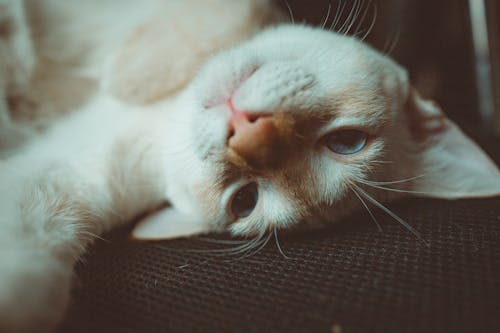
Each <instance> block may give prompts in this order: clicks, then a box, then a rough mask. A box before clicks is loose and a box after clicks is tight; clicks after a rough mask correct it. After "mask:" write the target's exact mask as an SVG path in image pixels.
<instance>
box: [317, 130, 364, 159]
mask: <svg viewBox="0 0 500 333" xmlns="http://www.w3.org/2000/svg"><path fill="white" fill-rule="evenodd" d="M367 141H368V134H367V133H365V132H362V131H358V130H338V131H335V132H332V133H330V134H329V135H327V136H326V138H325V145H326V146H327V147H328V149H330V150H331V151H332V152H334V153H337V154H341V155H352V154H355V153H357V152H359V151H361V150H362V149H363V148H364V147H365V146H366V142H367Z"/></svg>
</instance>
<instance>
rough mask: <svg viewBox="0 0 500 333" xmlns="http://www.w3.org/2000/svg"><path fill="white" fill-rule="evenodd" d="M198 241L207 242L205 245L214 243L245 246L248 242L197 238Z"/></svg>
mask: <svg viewBox="0 0 500 333" xmlns="http://www.w3.org/2000/svg"><path fill="white" fill-rule="evenodd" d="M197 239H198V240H201V241H204V242H207V243H214V244H246V243H248V240H243V239H241V240H236V239H234V240H231V239H215V238H209V237H198V238H197Z"/></svg>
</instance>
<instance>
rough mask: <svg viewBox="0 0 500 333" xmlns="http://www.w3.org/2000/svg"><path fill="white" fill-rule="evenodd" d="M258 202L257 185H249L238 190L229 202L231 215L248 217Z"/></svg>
mask: <svg viewBox="0 0 500 333" xmlns="http://www.w3.org/2000/svg"><path fill="white" fill-rule="evenodd" d="M258 200H259V189H258V187H257V183H255V182H253V183H249V184H247V185H245V186H243V187H242V188H240V189H239V190H238V191H237V192H236V194H235V195H234V197H233V200H232V201H231V213H232V214H233V215H234V216H236V217H238V218H242V217H247V216H249V215H250V214H251V213H252V212H253V210H254V208H255V206H257V201H258Z"/></svg>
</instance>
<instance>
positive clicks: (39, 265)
mask: <svg viewBox="0 0 500 333" xmlns="http://www.w3.org/2000/svg"><path fill="white" fill-rule="evenodd" d="M3 5H4V4H2V6H3ZM7 6H19V7H16V8H15V10H13V11H12V13H17V14H15V15H14V14H12V15H10V16H9V20H13V21H15V22H17V23H16V24H20V25H23V24H25V25H26V26H27V27H29V28H30V29H31V30H32V31H33V32H35V31H41V33H40V35H36V34H35V33H32V34H31V36H30V35H29V34H26V33H25V34H24V35H19V36H17V37H18V38H21V39H23V38H24V39H25V44H26V45H32V46H31V48H33V49H34V51H33V54H34V56H35V58H36V61H37V63H38V64H37V66H35V69H30V68H29V67H30V66H28V67H27V68H28V69H27V70H26V71H25V72H30V71H32V72H31V74H30V73H28V74H26V73H25V76H26V77H27V78H28V79H27V81H28V83H27V84H25V88H24V89H25V90H21V91H17V92H16V94H15V95H16V96H18V98H19V99H20V100H24V99H30V98H31V99H32V100H34V103H31V104H30V105H32V106H31V107H32V108H34V110H35V111H37V110H39V109H43V108H48V109H50V110H52V111H53V110H56V111H53V112H52V116H51V117H49V119H50V125H46V126H44V127H43V128H42V129H37V130H33V134H32V136H34V138H32V137H29V138H27V139H26V140H24V141H19V143H18V144H17V145H14V146H9V149H6V150H5V152H4V155H3V158H2V160H0V197H1V201H0V211H1V212H2V215H1V217H0V228H1V231H2V232H1V233H0V267H1V270H0V331H1V332H49V331H51V330H53V329H54V327H56V325H57V323H58V322H59V321H60V320H61V319H62V317H63V315H64V310H65V308H66V306H67V304H68V302H69V298H70V288H71V279H72V271H73V266H74V264H75V262H76V261H77V260H79V258H81V256H82V255H83V254H84V253H85V249H86V248H87V247H88V246H89V245H91V244H92V242H93V240H94V239H95V238H96V237H99V236H100V235H102V234H103V233H105V232H108V231H109V230H111V229H112V228H115V227H117V226H120V225H123V224H126V223H129V222H131V221H133V220H134V219H135V218H137V217H139V216H142V215H144V214H146V213H151V214H149V215H147V216H146V217H145V218H144V219H142V220H141V221H140V222H139V223H138V224H137V226H136V227H135V229H134V230H133V232H132V235H133V237H135V238H137V239H166V238H173V237H182V236H192V235H196V234H202V233H207V232H219V231H229V232H231V233H232V234H233V235H236V236H243V237H256V239H260V238H262V237H264V235H266V234H267V233H270V232H276V231H277V230H280V229H286V228H292V227H294V226H299V225H316V224H318V223H334V222H336V221H338V220H339V219H341V218H342V217H344V216H346V215H347V214H349V213H350V212H352V211H353V210H355V209H363V208H367V209H369V208H368V207H369V206H368V205H369V204H372V205H375V206H379V207H384V206H382V204H380V202H387V201H389V200H393V199H396V198H400V197H402V196H404V195H410V194H416V195H424V196H431V197H441V198H461V197H468V196H478V197H481V196H493V195H497V194H500V173H499V170H498V168H497V167H496V166H495V164H494V163H493V162H492V161H491V160H490V159H489V158H488V157H487V156H486V154H484V153H483V152H482V151H481V149H480V148H479V147H478V146H477V145H475V144H474V143H473V142H472V141H471V140H470V139H469V138H467V137H466V136H465V135H464V134H463V133H462V132H461V131H460V129H459V128H458V127H457V126H456V125H455V124H454V123H453V122H452V121H450V120H449V119H448V118H446V116H445V115H444V114H443V112H442V111H441V110H440V108H439V107H438V106H437V104H435V103H434V102H432V101H427V100H425V99H423V98H422V97H421V96H420V95H419V94H418V92H416V91H415V90H414V89H413V88H412V87H411V84H410V82H409V80H408V75H407V73H406V71H405V70H404V69H403V68H401V67H400V66H399V65H398V64H396V63H395V62H394V61H393V60H391V59H390V58H388V57H387V56H385V55H383V54H381V53H379V52H377V51H376V50H374V49H372V48H370V47H369V46H367V45H365V44H363V43H362V42H361V41H359V40H357V39H356V38H354V37H349V36H345V35H343V34H338V33H333V32H330V31H327V30H324V29H321V28H317V27H309V26H307V25H298V24H297V25H295V24H287V23H279V24H270V23H271V22H276V21H279V20H281V18H282V15H281V14H280V13H279V12H278V11H277V10H276V9H275V8H274V7H273V5H272V4H271V3H269V2H267V1H251V0H249V1H241V2H238V4H234V2H233V1H223V0H220V1H215V0H214V1H213V2H210V3H208V4H207V2H202V1H196V0H191V1H183V2H170V3H166V4H165V3H164V2H162V1H155V0H149V1H148V2H147V4H144V3H141V5H140V6H139V5H138V3H137V2H134V1H124V2H121V3H120V6H119V8H118V7H117V5H116V4H115V2H113V1H109V2H106V1H105V2H102V1H95V2H92V1H89V2H85V3H82V2H80V1H78V2H77V1H65V2H61V1H55V0H46V1H33V2H26V3H24V4H23V3H22V2H20V1H18V2H11V3H8V4H7ZM9 8H14V7H9ZM221 8H223V9H224V10H221ZM167 9H168V10H167ZM117 10H119V11H120V12H121V13H123V15H124V18H120V19H119V20H118V22H117V23H116V26H113V28H112V29H111V28H110V29H106V28H107V25H106V23H107V22H109V19H110V18H114V17H115V13H116V11H117ZM24 11H26V12H27V13H28V15H27V19H26V20H25V19H24V16H23V15H24V14H19V13H24ZM159 13H162V14H164V15H165V16H161V15H159V16H158V14H159ZM188 16H189V17H191V18H198V19H199V20H198V19H189V17H188ZM166 17H168V18H171V19H172V20H167V19H166ZM126 18H127V19H126ZM263 18H265V19H263ZM175 19H177V21H176V20H175ZM202 19H204V20H206V21H204V22H203V20H202ZM184 21H187V22H188V23H185V25H184V26H181V27H180V28H179V25H180V24H181V23H180V22H184ZM89 22H90V23H89ZM214 22H217V23H218V24H219V25H218V26H214V24H213V23H214ZM63 23H64V24H63ZM173 26H175V27H176V28H175V29H173V30H174V31H170V30H172V28H170V30H169V27H173ZM42 28H43V29H42ZM237 28H238V29H239V30H238V29H237ZM37 29H39V30H37ZM190 29H193V30H190ZM96 31H97V32H98V33H96ZM193 31H194V32H196V34H195V35H193V34H192V33H193ZM190 32H191V34H190ZM127 36H128V37H127ZM179 36H183V38H180V37H179ZM193 36H195V37H193ZM17 37H16V38H17ZM8 38H11V37H10V36H8ZM31 38H32V39H31ZM188 38H194V41H193V40H189V39H188ZM186 39H188V40H186ZM198 42H199V43H198ZM63 45H64V46H65V47H64V48H63V47H62V46H63ZM186 45H187V46H186ZM0 50H3V51H9V52H10V50H12V48H11V47H10V46H9V45H8V43H5V42H3V44H0ZM26 52H28V51H26ZM172 54H173V56H171V55H172ZM48 55H51V56H52V57H50V56H48ZM169 56H170V57H169ZM11 57H12V58H13V59H18V58H22V57H24V54H21V55H16V54H14V53H12V56H11ZM54 57H55V58H54ZM54 59H55V60H54ZM40 64H41V65H40ZM40 66H41V67H42V68H41V69H40ZM4 68H6V67H5V66H4ZM18 68H21V66H18V65H16V66H13V67H10V69H9V70H17V69H18ZM36 68H38V69H36ZM23 70H24V69H23ZM37 71H42V74H40V73H38V74H37ZM54 72H57V73H60V72H63V74H64V75H55V76H51V75H54V74H53V73H54ZM37 75H39V77H38V80H37V79H36V76H37ZM2 77H6V76H2ZM48 77H50V78H51V80H53V82H55V83H54V85H55V86H56V87H58V88H60V90H59V89H56V90H57V92H56V93H55V94H51V93H49V92H47V91H45V90H44V89H45V88H44V87H42V86H43V78H48ZM40 82H42V83H40ZM75 82H76V83H75ZM9 84H10V83H9V82H6V83H4V86H3V87H2V88H3V90H2V92H3V93H4V95H5V96H6V97H5V99H4V101H5V100H6V99H7V97H9V96H12V93H11V91H9V89H7V88H5V87H7V86H8V85H9ZM37 84H38V85H37ZM82 87H87V88H86V89H83V88H82ZM89 87H90V88H89ZM79 88H82V90H84V92H85V93H84V94H83V95H84V96H80V95H79V93H81V90H80V89H79ZM33 91H38V93H37V94H33ZM40 91H41V92H40ZM61 92H65V93H69V94H70V95H71V93H72V92H74V93H75V94H76V95H75V96H77V98H76V99H77V100H78V101H79V105H76V106H75V105H74V104H72V103H62V104H63V106H61V105H55V104H54V103H49V106H47V103H48V102H47V101H51V99H55V100H56V101H57V100H58V99H59V98H61V99H62V98H64V97H65V96H64V94H63V93H61ZM47 95H49V96H51V98H47V97H46V96H47ZM33 96H34V97H33ZM44 97H45V98H44ZM51 102H53V101H51ZM7 104H8V103H6V104H5V105H7ZM3 111H8V112H4V119H6V122H7V121H8V122H9V125H8V126H4V127H2V129H0V131H4V132H3V133H6V132H5V131H6V130H5V128H6V127H9V128H15V126H16V121H14V120H12V119H10V118H13V117H14V115H15V112H18V110H17V109H15V108H14V109H12V108H9V109H7V108H6V107H4V109H3ZM9 113H10V115H9ZM65 113H67V114H65ZM54 114H55V115H54ZM62 114H64V115H62ZM11 123H12V124H11ZM28 123H29V122H28ZM2 125H3V124H2ZM12 126H13V127H12ZM0 137H2V136H1V135H0ZM166 202H168V204H169V205H168V206H167V207H165V203H166ZM398 221H399V222H401V223H403V224H406V223H405V222H404V221H403V220H401V219H398ZM406 226H407V227H408V228H409V231H411V232H414V233H415V234H416V236H418V233H416V232H415V230H414V229H413V228H412V227H411V226H409V225H408V224H406Z"/></svg>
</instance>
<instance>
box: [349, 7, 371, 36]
mask: <svg viewBox="0 0 500 333" xmlns="http://www.w3.org/2000/svg"><path fill="white" fill-rule="evenodd" d="M372 1H373V0H368V4H367V5H366V6H364V7H365V9H364V11H363V16H361V19H360V20H359V22H358V24H357V25H356V28H355V29H354V35H357V34H358V33H359V29H360V28H361V26H362V25H363V23H364V22H365V19H366V14H368V10H369V9H370V6H371V4H372Z"/></svg>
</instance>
